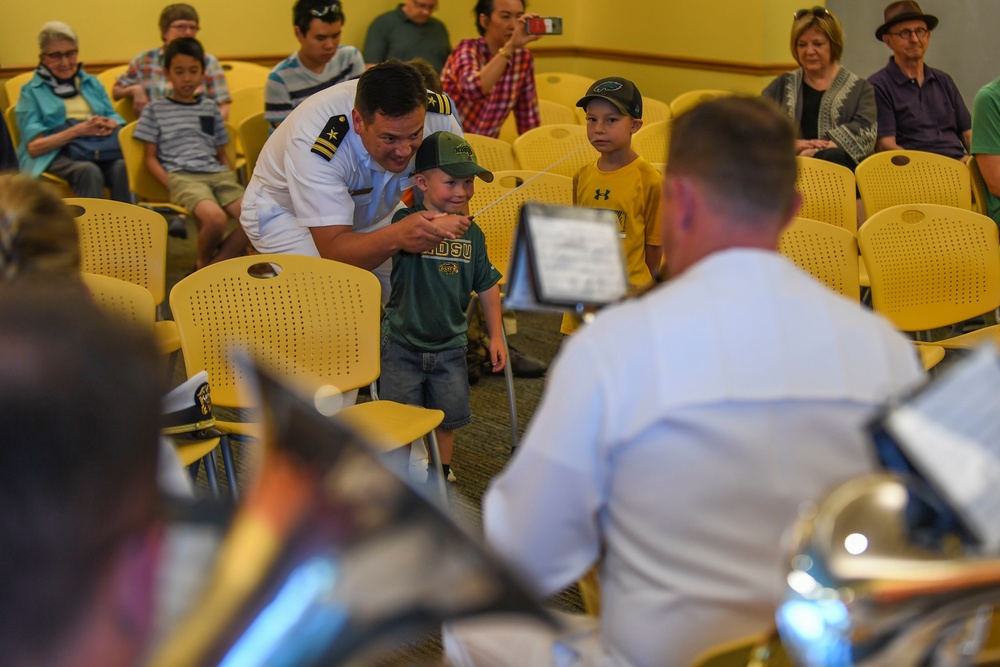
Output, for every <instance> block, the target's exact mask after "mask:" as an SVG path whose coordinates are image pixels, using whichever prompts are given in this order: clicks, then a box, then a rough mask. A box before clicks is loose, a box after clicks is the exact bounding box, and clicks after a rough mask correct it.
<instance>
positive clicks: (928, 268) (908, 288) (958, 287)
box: [858, 204, 1000, 349]
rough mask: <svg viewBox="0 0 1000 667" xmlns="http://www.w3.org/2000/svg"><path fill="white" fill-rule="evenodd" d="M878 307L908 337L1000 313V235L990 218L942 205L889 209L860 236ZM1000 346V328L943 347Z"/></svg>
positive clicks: (968, 335)
mask: <svg viewBox="0 0 1000 667" xmlns="http://www.w3.org/2000/svg"><path fill="white" fill-rule="evenodd" d="M858 243H859V245H860V247H861V255H862V256H863V257H864V259H865V264H866V265H867V266H868V273H869V276H870V277H871V288H872V307H873V308H874V309H875V310H876V311H878V312H881V313H883V314H884V315H885V316H886V317H888V318H889V320H890V321H892V323H893V324H894V325H895V326H896V327H897V328H899V329H901V330H902V331H910V332H922V331H926V330H930V329H936V328H939V327H945V326H950V325H955V324H959V323H961V322H964V321H966V320H969V319H971V318H974V317H977V316H980V315H983V314H985V313H988V312H990V311H993V310H995V309H996V308H997V307H1000V261H998V257H1000V234H998V231H997V226H996V223H994V222H993V220H991V219H990V218H987V217H986V216H984V215H980V214H978V213H973V212H972V211H969V210H965V209H959V208H954V207H950V206H941V205H936V204H903V205H900V206H892V207H889V208H886V209H883V210H881V211H879V212H878V213H876V214H875V215H873V216H871V217H870V218H868V221H867V222H865V224H864V225H862V226H861V228H860V229H859V230H858ZM985 341H992V342H994V343H997V344H1000V325H994V326H988V327H984V328H982V329H979V330H976V331H972V332H970V333H965V334H962V335H958V336H954V337H951V338H946V339H944V340H940V341H935V343H934V344H935V345H939V346H941V347H944V348H946V349H964V348H969V347H973V346H975V345H978V344H980V343H982V342H985Z"/></svg>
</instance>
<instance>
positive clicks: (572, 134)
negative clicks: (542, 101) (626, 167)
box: [513, 125, 600, 176]
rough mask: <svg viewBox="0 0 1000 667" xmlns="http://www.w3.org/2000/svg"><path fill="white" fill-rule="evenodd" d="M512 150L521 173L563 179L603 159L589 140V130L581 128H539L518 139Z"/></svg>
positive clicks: (546, 126) (554, 126)
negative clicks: (539, 172)
mask: <svg viewBox="0 0 1000 667" xmlns="http://www.w3.org/2000/svg"><path fill="white" fill-rule="evenodd" d="M513 146H514V157H515V158H517V164H518V165H519V166H520V167H521V169H527V170H530V171H545V170H547V171H549V172H551V173H553V174H560V175H562V176H572V175H573V174H575V173H576V172H577V171H578V170H579V169H580V167H582V166H584V165H587V164H590V163H592V162H596V161H597V158H599V157H600V153H598V152H597V151H596V150H594V147H593V146H591V145H590V142H589V141H588V140H587V128H585V127H583V126H581V125H543V126H541V127H536V128H535V129H533V130H528V131H527V132H525V133H524V134H522V135H521V136H519V137H518V138H517V139H515V140H514V144H513ZM557 163H558V164H557Z"/></svg>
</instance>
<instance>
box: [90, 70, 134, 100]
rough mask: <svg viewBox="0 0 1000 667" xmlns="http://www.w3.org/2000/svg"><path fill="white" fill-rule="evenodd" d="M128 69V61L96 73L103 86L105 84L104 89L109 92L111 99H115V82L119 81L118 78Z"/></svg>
mask: <svg viewBox="0 0 1000 667" xmlns="http://www.w3.org/2000/svg"><path fill="white" fill-rule="evenodd" d="M126 70H128V64H127V63H126V64H125V65H115V66H114V67H109V68H107V69H106V70H104V71H103V72H100V73H99V74H97V75H96V78H97V80H98V81H100V82H101V85H102V86H104V90H106V91H107V92H108V97H109V98H110V99H112V100H114V99H115V98H114V95H113V92H114V87H115V82H116V81H118V78H119V77H120V76H121V75H122V74H124V73H125V72H126Z"/></svg>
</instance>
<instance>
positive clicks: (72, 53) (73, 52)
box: [42, 49, 80, 62]
mask: <svg viewBox="0 0 1000 667" xmlns="http://www.w3.org/2000/svg"><path fill="white" fill-rule="evenodd" d="M79 54H80V50H79V49H70V50H69V51H55V52H53V53H43V54H42V57H43V58H45V59H46V60H51V61H52V62H59V61H60V60H63V59H65V60H75V59H76V57H77V56H78V55H79Z"/></svg>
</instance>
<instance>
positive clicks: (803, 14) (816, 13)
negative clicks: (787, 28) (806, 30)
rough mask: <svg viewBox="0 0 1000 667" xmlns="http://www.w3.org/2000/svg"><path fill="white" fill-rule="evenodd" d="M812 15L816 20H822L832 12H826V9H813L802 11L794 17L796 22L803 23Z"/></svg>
mask: <svg viewBox="0 0 1000 667" xmlns="http://www.w3.org/2000/svg"><path fill="white" fill-rule="evenodd" d="M810 14H812V15H813V16H814V17H815V18H818V19H821V18H823V17H824V16H829V15H830V12H828V11H827V10H826V7H813V8H812V9H800V10H799V11H797V12H795V14H794V15H793V16H794V17H795V20H796V21H801V20H802V19H804V18H805V17H807V16H809V15H810Z"/></svg>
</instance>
